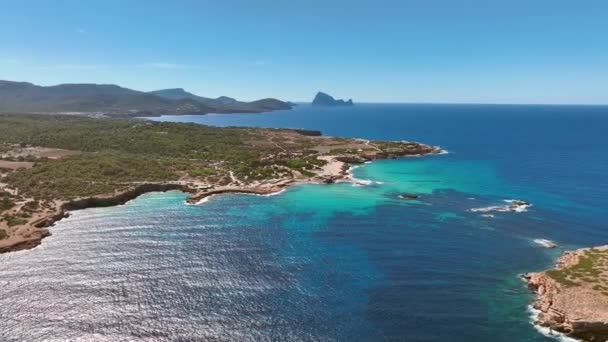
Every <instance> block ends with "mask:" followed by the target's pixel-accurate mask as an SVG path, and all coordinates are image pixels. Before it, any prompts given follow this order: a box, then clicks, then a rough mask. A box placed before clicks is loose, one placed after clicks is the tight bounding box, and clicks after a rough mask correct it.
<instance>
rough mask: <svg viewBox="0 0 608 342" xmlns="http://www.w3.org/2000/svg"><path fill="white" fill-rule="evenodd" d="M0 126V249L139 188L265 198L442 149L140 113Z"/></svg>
mask: <svg viewBox="0 0 608 342" xmlns="http://www.w3.org/2000/svg"><path fill="white" fill-rule="evenodd" d="M0 128H2V131H3V132H6V134H3V135H2V136H0V253H3V252H10V251H16V250H22V249H28V248H32V247H35V246H37V245H39V244H40V242H41V240H42V239H43V238H44V237H46V236H49V235H50V231H49V229H48V227H50V226H51V225H53V223H55V222H56V221H57V220H60V219H61V218H63V217H65V216H66V215H68V214H69V212H70V211H73V210H79V209H85V208H90V207H105V206H114V205H120V204H123V203H125V202H127V201H129V200H131V199H134V198H136V197H137V196H139V195H141V194H144V193H147V192H156V191H170V190H178V191H183V192H187V193H189V194H190V196H189V198H188V199H187V202H188V203H191V204H196V203H198V202H200V201H202V200H204V199H205V198H207V197H209V196H212V195H217V194H223V193H251V194H259V195H268V194H272V193H276V192H279V191H281V190H283V189H284V188H286V187H288V186H291V185H294V184H300V183H325V184H330V183H335V182H356V180H354V179H352V177H351V176H350V174H349V172H348V169H349V165H350V164H353V163H363V162H366V161H370V160H373V159H382V158H396V157H401V156H413V155H425V154H435V153H440V152H441V150H440V149H439V148H438V147H435V146H430V145H426V144H421V143H417V142H409V141H383V140H367V139H356V138H340V137H331V136H323V135H321V133H320V132H318V131H309V130H298V129H271V128H236V127H226V128H221V127H210V126H203V125H198V124H187V123H168V122H162V123H161V122H151V121H146V120H140V119H110V118H90V117H82V116H55V115H32V114H4V115H0ZM2 162H4V163H5V164H2ZM15 163H22V164H15ZM3 165H4V167H3ZM15 165H19V166H18V167H15Z"/></svg>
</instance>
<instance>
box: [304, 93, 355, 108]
mask: <svg viewBox="0 0 608 342" xmlns="http://www.w3.org/2000/svg"><path fill="white" fill-rule="evenodd" d="M312 105H313V106H325V107H335V106H353V105H354V104H353V100H352V99H350V100H348V101H344V100H336V99H334V98H333V97H332V96H331V95H328V94H326V93H323V92H318V93H317V95H316V96H315V98H314V100H313V101H312Z"/></svg>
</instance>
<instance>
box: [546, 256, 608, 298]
mask: <svg viewBox="0 0 608 342" xmlns="http://www.w3.org/2000/svg"><path fill="white" fill-rule="evenodd" d="M606 271H608V250H599V249H595V248H591V249H589V250H586V251H585V252H584V253H583V254H582V255H581V256H579V259H578V263H577V264H576V265H573V266H571V267H567V268H563V269H554V270H549V271H547V272H546V273H547V275H548V276H550V277H551V278H553V279H554V280H555V281H557V282H558V283H560V284H562V285H564V286H579V285H581V284H583V283H596V284H595V285H594V286H593V289H594V290H596V291H602V293H604V292H606V293H605V294H607V295H608V284H607V283H606V281H605V279H604V278H603V277H602V274H603V273H604V272H606Z"/></svg>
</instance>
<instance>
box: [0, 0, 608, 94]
mask: <svg viewBox="0 0 608 342" xmlns="http://www.w3.org/2000/svg"><path fill="white" fill-rule="evenodd" d="M0 22H1V23H2V24H1V25H0V79H4V80H12V81H28V82H32V83H35V84H40V85H54V84H60V83H112V84H119V85H121V86H125V87H128V88H134V89H138V90H145V91H149V90H156V89H162V88H177V87H180V88H185V89H186V90H188V91H191V92H193V93H196V94H198V95H201V96H212V97H215V96H220V95H227V96H232V97H236V98H239V99H242V100H253V99H258V98H264V97H276V98H279V99H283V100H290V101H310V100H311V99H312V98H313V97H314V95H315V93H316V92H317V91H325V92H328V93H330V94H332V95H334V96H335V97H338V98H353V99H354V100H355V102H444V103H446V102H447V103H551V104H564V103H567V104H608V1H605V0H601V1H587V0H577V1H573V0H567V1H565V0H401V1H396V0H350V1H345V0H325V1H321V0H306V1H304V0H216V1H205V0H198V1H194V0H192V1H188V0H172V1H169V0H166V1H156V0H145V1H143V0H142V1H135V0H121V1H117V0H104V1H100V0H91V1H82V0H78V1H71V0H47V1H43V0H37V1H33V0H0Z"/></svg>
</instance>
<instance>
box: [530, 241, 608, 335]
mask: <svg viewBox="0 0 608 342" xmlns="http://www.w3.org/2000/svg"><path fill="white" fill-rule="evenodd" d="M523 278H524V280H525V281H526V282H527V284H528V287H529V288H530V289H532V290H533V291H534V292H535V293H536V294H537V297H536V300H535V302H534V305H533V306H534V308H535V309H537V310H539V311H540V314H539V315H538V319H537V321H536V322H535V324H538V325H541V326H544V327H549V328H551V329H553V330H555V331H559V332H562V333H564V334H566V335H568V336H570V337H572V338H576V339H579V340H582V341H606V340H608V246H601V247H594V248H583V249H579V250H575V251H571V252H566V253H564V254H563V255H562V256H561V257H560V258H559V260H558V262H557V265H556V266H555V268H553V269H551V270H547V271H544V272H534V273H527V274H525V275H524V276H523Z"/></svg>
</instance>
